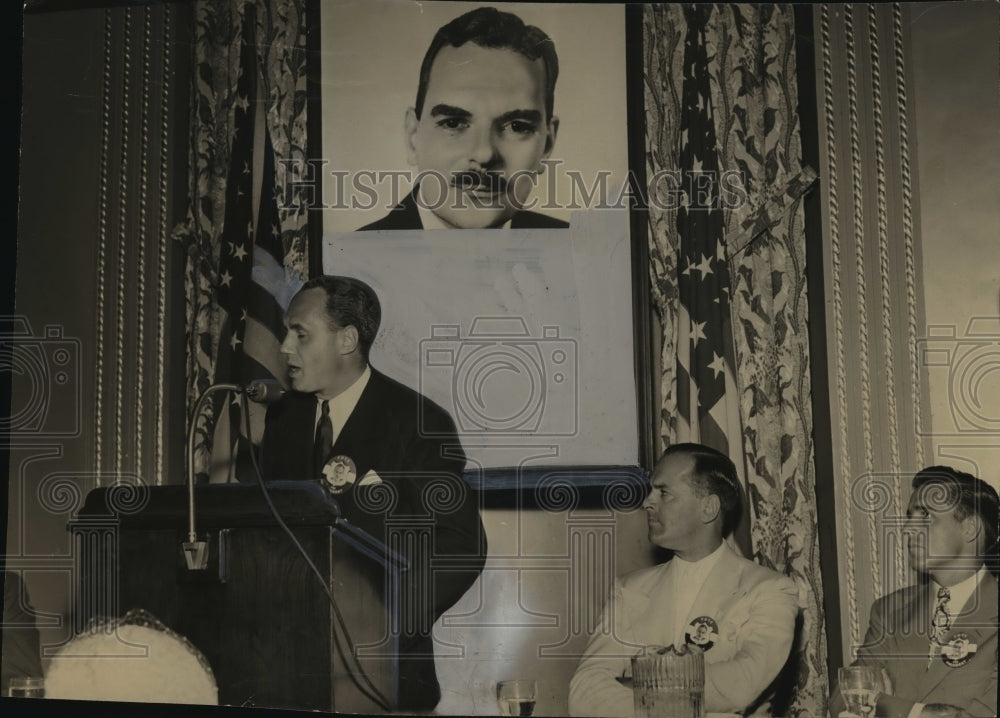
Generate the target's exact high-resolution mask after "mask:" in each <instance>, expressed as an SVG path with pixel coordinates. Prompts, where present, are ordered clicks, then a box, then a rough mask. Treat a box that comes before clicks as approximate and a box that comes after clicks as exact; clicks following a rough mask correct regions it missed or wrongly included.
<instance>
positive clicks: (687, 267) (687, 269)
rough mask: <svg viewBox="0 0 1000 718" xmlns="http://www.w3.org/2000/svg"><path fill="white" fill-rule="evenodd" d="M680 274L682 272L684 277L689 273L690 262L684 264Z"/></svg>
mask: <svg viewBox="0 0 1000 718" xmlns="http://www.w3.org/2000/svg"><path fill="white" fill-rule="evenodd" d="M681 274H683V275H684V276H685V277H686V276H689V275H690V274H691V262H688V263H687V264H685V265H684V269H682V270H681Z"/></svg>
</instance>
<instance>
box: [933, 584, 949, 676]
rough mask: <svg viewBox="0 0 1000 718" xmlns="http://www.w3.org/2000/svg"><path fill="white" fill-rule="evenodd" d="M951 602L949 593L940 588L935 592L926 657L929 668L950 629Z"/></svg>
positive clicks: (945, 589) (939, 651)
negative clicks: (935, 600) (934, 604)
mask: <svg viewBox="0 0 1000 718" xmlns="http://www.w3.org/2000/svg"><path fill="white" fill-rule="evenodd" d="M950 600H951V591H949V590H948V589H947V588H945V587H944V586H942V587H941V588H939V589H938V592H937V605H936V606H935V607H934V617H933V618H932V619H931V645H930V651H929V654H928V656H927V665H928V666H929V665H930V664H931V662H932V661H933V660H934V658H935V656H938V655H940V654H941V646H943V645H944V644H945V637H946V636H947V635H948V631H949V629H951V614H950V613H948V602H949V601H950Z"/></svg>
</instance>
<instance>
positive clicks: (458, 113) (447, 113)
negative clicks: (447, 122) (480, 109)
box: [431, 105, 472, 117]
mask: <svg viewBox="0 0 1000 718" xmlns="http://www.w3.org/2000/svg"><path fill="white" fill-rule="evenodd" d="M431 117H472V113H471V112H469V111H468V110H463V109H462V108H461V107H455V106H454V105H434V107H432V108H431Z"/></svg>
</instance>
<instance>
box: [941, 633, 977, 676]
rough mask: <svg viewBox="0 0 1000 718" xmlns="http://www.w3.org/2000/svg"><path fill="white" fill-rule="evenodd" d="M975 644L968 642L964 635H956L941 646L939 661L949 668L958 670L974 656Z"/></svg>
mask: <svg viewBox="0 0 1000 718" xmlns="http://www.w3.org/2000/svg"><path fill="white" fill-rule="evenodd" d="M976 648H977V646H976V644H975V643H970V642H969V636H968V634H966V633H956V634H955V635H953V636H952V637H951V640H950V641H948V642H947V643H946V644H944V645H943V646H941V660H942V661H944V663H945V665H946V666H948V667H949V668H959V667H961V666H964V665H965V664H966V663H968V662H969V661H971V660H972V657H973V656H974V655H975V654H976Z"/></svg>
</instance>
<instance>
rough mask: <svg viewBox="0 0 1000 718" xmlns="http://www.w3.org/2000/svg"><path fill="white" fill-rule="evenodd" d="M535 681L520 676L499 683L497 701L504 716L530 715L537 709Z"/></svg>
mask: <svg viewBox="0 0 1000 718" xmlns="http://www.w3.org/2000/svg"><path fill="white" fill-rule="evenodd" d="M536 688H537V687H536V685H535V681H533V680H528V679H525V678H519V679H516V680H512V681H500V682H498V683H497V702H498V703H499V704H500V715H502V716H530V715H531V714H532V713H533V712H534V710H535V690H536Z"/></svg>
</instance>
